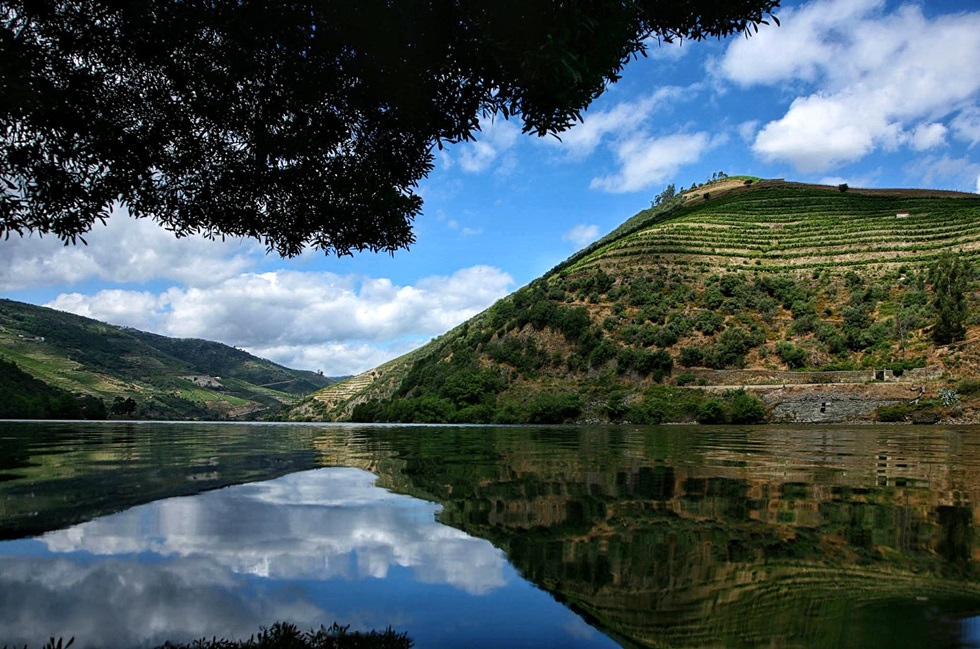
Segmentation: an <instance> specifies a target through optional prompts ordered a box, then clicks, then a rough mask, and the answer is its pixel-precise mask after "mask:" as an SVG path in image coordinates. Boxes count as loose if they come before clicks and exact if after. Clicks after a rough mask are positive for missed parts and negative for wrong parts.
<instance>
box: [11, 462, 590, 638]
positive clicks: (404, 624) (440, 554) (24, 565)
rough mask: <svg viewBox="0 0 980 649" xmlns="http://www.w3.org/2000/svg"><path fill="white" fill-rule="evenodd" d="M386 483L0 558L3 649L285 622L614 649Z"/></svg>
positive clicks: (250, 494) (96, 531) (294, 482)
mask: <svg viewBox="0 0 980 649" xmlns="http://www.w3.org/2000/svg"><path fill="white" fill-rule="evenodd" d="M374 480H375V478H374V476H372V475H371V474H369V473H366V472H364V471H360V470H358V469H349V468H334V469H320V470H316V471H307V472H302V473H296V474H292V475H289V476H285V477H283V478H279V479H277V480H273V481H269V482H262V483H254V484H248V485H241V486H236V487H230V488H226V489H221V490H218V491H212V492H207V493H202V494H199V495H197V496H193V497H187V498H172V499H168V500H163V501H159V502H156V503H151V504H149V505H144V506H140V507H136V508H133V509H130V510H127V511H125V512H122V513H119V514H115V515H112V516H107V517H105V518H101V519H97V520H93V521H90V522H88V523H84V524H81V525H77V526H75V527H71V528H68V529H65V530H60V531H56V532H51V533H48V534H45V535H44V536H42V537H39V538H38V539H37V540H25V541H14V542H9V543H3V544H0V629H3V630H4V631H2V632H0V645H2V644H4V643H12V644H18V643H19V644H21V645H23V644H24V643H27V644H28V645H29V646H38V643H40V642H41V641H43V640H44V639H46V638H48V637H50V636H56V637H57V636H64V637H65V638H67V637H70V636H75V637H76V638H78V642H79V643H80V644H77V645H76V646H79V647H80V649H84V647H86V646H95V645H98V646H105V647H118V646H137V645H143V646H155V645H159V644H161V643H162V642H163V641H165V640H167V639H171V640H184V639H191V638H198V637H204V636H207V637H210V636H212V635H218V636H223V637H243V636H245V637H247V636H248V635H250V634H251V633H253V632H255V631H256V630H257V629H258V627H259V626H260V625H266V626H267V625H269V624H271V623H272V622H274V621H276V620H289V621H292V622H295V623H297V624H298V625H300V626H301V627H305V628H311V627H314V626H316V627H318V626H319V625H320V624H327V625H329V624H330V623H332V622H333V621H335V620H337V621H340V622H342V623H345V624H346V623H352V624H353V625H354V627H355V628H383V627H385V626H387V625H389V624H391V625H395V626H399V627H400V628H401V630H407V631H409V633H410V635H412V637H413V638H415V639H416V643H417V646H424V645H438V644H440V643H444V644H448V645H451V644H459V643H461V642H462V643H464V644H469V642H468V641H464V636H459V635H457V636H454V635H453V633H464V634H474V632H476V633H477V634H478V636H477V637H480V636H482V637H483V639H484V640H487V639H488V638H487V637H486V636H485V634H486V633H488V632H489V631H487V630H491V629H498V630H499V628H500V627H501V626H503V621H504V620H506V621H507V624H511V625H514V628H516V629H519V628H521V627H522V626H524V627H525V630H526V629H527V628H529V627H535V631H534V632H533V633H531V635H532V636H534V635H536V634H539V633H547V634H551V635H550V636H549V637H551V636H554V635H555V634H558V635H560V636H561V637H562V641H563V643H564V641H567V643H568V644H575V643H576V642H578V643H583V645H592V644H595V643H597V642H600V641H601V642H608V641H607V640H606V639H605V638H603V637H601V636H600V635H599V634H597V633H596V632H595V631H594V630H593V629H591V628H590V627H588V626H587V625H586V624H585V623H584V622H582V621H581V620H580V619H578V618H577V617H576V616H575V615H574V614H572V613H571V612H569V611H567V610H566V609H564V608H563V607H561V606H560V605H558V604H556V603H555V602H554V601H553V600H551V598H550V597H549V596H548V595H547V594H545V593H542V592H541V591H538V590H537V589H535V588H534V587H532V586H530V585H529V584H527V583H526V582H524V581H523V580H521V579H520V578H519V577H518V576H517V575H516V574H515V572H514V570H513V568H512V567H511V566H510V565H509V564H508V563H507V561H506V558H505V556H504V554H503V553H502V552H501V551H500V550H498V549H496V548H494V547H493V546H492V545H491V544H490V543H488V542H487V541H484V540H482V539H476V538H473V537H470V536H467V535H466V534H464V533H463V532H461V531H459V530H456V529H454V528H450V527H447V526H444V525H441V524H439V523H438V522H436V520H435V514H436V513H437V512H438V511H439V505H436V504H433V503H429V502H425V501H421V500H417V499H415V498H411V497H408V496H402V495H398V494H393V493H391V492H388V491H385V490H383V489H380V488H378V487H375V486H374V484H373V483H374ZM453 593H455V594H453ZM543 610H548V611H550V612H549V613H547V614H545V613H543ZM495 617H496V618H498V619H494V618H495ZM551 619H553V622H547V620H551ZM545 627H548V628H547V629H545ZM453 629H455V630H456V631H453ZM427 634H428V637H427ZM468 639H472V638H468ZM526 639H531V638H526ZM553 639H554V638H553Z"/></svg>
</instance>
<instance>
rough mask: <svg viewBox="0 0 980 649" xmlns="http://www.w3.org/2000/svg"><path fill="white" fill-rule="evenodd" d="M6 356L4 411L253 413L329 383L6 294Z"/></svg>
mask: <svg viewBox="0 0 980 649" xmlns="http://www.w3.org/2000/svg"><path fill="white" fill-rule="evenodd" d="M0 361H3V362H2V364H0V381H4V380H6V381H7V382H8V383H9V384H10V387H9V389H8V390H6V391H5V392H4V394H3V396H0V416H4V417H24V418H37V417H49V418H64V417H69V418H96V419H101V418H105V417H106V416H107V415H111V416H118V417H125V418H140V419H225V418H253V419H254V418H256V417H259V416H262V415H265V414H268V413H270V412H275V411H277V410H279V409H280V408H282V407H283V406H284V405H286V404H289V403H293V402H294V401H296V400H297V398H298V397H299V396H300V395H303V394H306V393H308V392H311V391H313V390H316V389H317V388H321V387H323V386H325V385H327V384H329V383H330V382H331V381H330V379H328V378H326V377H324V376H321V375H319V374H316V373H314V372H306V371H300V370H291V369H288V368H285V367H282V366H281V365H276V364H275V363H272V362H270V361H267V360H265V359H261V358H257V357H255V356H252V355H251V354H248V353H246V352H243V351H241V350H238V349H235V348H233V347H229V346H228V345H222V344H220V343H215V342H209V341H206V340H191V339H175V338H166V337H164V336H158V335H156V334H150V333H146V332H143V331H137V330H135V329H129V328H125V327H116V326H113V325H109V324H105V323H103V322H98V321H96V320H91V319H89V318H83V317H80V316H76V315H73V314H70V313H64V312H61V311H56V310H54V309H48V308H44V307H38V306H33V305H29V304H22V303H19V302H13V301H10V300H0ZM25 376H26V377H27V378H26V379H25ZM28 379H29V380H28ZM76 401H77V402H79V403H78V404H77V405H72V404H74V403H75V402H76ZM97 401H101V403H102V407H101V410H100V409H99V408H97V407H95V406H94V405H93V404H94V403H95V402H97ZM86 404H87V406H86V407H82V406H85V405H86ZM86 408H87V409H86Z"/></svg>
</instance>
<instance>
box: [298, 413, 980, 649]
mask: <svg viewBox="0 0 980 649" xmlns="http://www.w3.org/2000/svg"><path fill="white" fill-rule="evenodd" d="M482 432H483V435H481V436H480V437H479V438H473V439H467V440H457V439H455V437H456V436H457V435H459V434H460V433H459V432H458V431H443V432H438V431H437V432H429V431H422V430H414V431H410V432H409V431H398V430H392V431H388V432H385V433H379V434H378V435H376V436H375V437H374V438H365V439H362V440H360V442H359V443H357V444H353V445H348V446H347V447H346V448H347V455H346V456H345V457H343V458H342V460H341V461H342V462H344V463H347V464H355V465H356V464H357V463H359V462H368V463H371V464H372V465H373V466H376V467H377V468H378V470H379V473H380V474H381V479H382V481H384V483H385V484H388V485H389V486H391V487H392V488H395V489H399V490H403V491H405V492H407V493H414V494H417V495H420V496H422V497H425V498H429V499H433V500H436V501H438V502H440V503H442V504H443V506H444V510H443V512H442V513H441V514H440V519H441V520H442V521H444V522H447V523H448V524H450V525H452V526H454V527H458V528H459V529H463V530H465V531H467V532H468V533H471V534H473V535H475V536H479V537H482V538H487V539H491V540H492V541H493V542H494V544H495V545H497V546H498V547H501V548H503V549H504V550H505V551H506V553H507V556H508V558H509V559H510V561H512V562H513V563H514V564H515V565H516V566H517V567H518V568H519V570H520V571H521V573H522V574H523V575H524V576H525V577H526V578H528V579H530V580H532V581H533V582H535V583H537V584H540V585H541V586H543V587H545V588H547V589H548V590H550V591H552V592H554V593H556V594H558V595H559V596H560V597H562V598H563V599H565V600H566V601H568V602H569V603H570V604H572V605H573V606H574V607H575V608H576V609H577V610H579V611H581V612H583V613H584V614H586V615H587V616H590V617H591V618H592V619H594V620H597V621H598V623H599V624H601V625H602V626H603V627H604V628H605V629H607V630H609V631H611V632H612V633H614V634H615V635H616V637H618V638H627V639H629V641H631V642H636V643H639V644H642V645H648V646H678V647H689V646H690V647H694V646H808V647H817V646H833V647H852V646H853V647H869V646H880V647H896V646H949V647H954V646H956V647H960V646H974V643H973V641H972V640H971V637H970V635H969V633H968V632H967V629H968V628H969V625H964V624H963V623H961V622H960V620H961V619H963V618H965V617H968V616H970V615H975V614H976V612H977V611H980V583H978V576H980V572H978V570H977V562H976V558H977V557H980V551H978V550H980V544H978V538H977V534H976V533H975V531H974V529H975V521H976V519H977V510H976V506H975V503H977V502H978V500H977V499H978V497H980V481H978V476H980V436H977V434H976V433H977V432H978V431H977V430H976V429H965V430H956V429H914V428H901V429H896V428H887V429H882V428H857V429H854V428H851V429H847V428H839V429H818V428H803V429H779V428H754V429H707V430H706V429H703V428H702V429H685V428H670V429H659V430H655V429H637V430H630V429H625V428H621V429H564V430H562V429H550V430H549V431H547V432H546V433H539V431H535V430H520V431H514V430H485V431H482ZM439 436H442V437H443V438H450V439H452V440H453V441H452V442H451V443H448V444H444V443H440V439H439ZM442 441H443V442H445V441H446V440H445V439H443V440H442ZM317 444H318V445H320V446H321V447H324V448H326V447H333V448H336V440H334V439H332V438H330V437H329V436H325V437H323V438H320V439H319V440H318V441H317ZM447 447H452V448H459V449H460V450H447ZM435 449H439V450H438V451H437V450H435ZM474 458H481V459H477V460H474ZM491 458H492V459H491Z"/></svg>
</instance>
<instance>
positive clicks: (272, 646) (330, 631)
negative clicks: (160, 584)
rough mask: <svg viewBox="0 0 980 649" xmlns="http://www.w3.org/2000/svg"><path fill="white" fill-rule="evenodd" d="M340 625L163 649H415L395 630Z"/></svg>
mask: <svg viewBox="0 0 980 649" xmlns="http://www.w3.org/2000/svg"><path fill="white" fill-rule="evenodd" d="M349 628H350V626H349V625H347V626H340V625H339V624H337V623H336V622H334V623H333V625H331V626H330V628H327V627H323V626H321V627H320V628H319V629H317V630H311V631H308V632H306V633H303V632H302V631H300V630H299V628H297V627H296V625H294V624H290V623H288V622H276V623H275V624H273V625H272V627H271V628H268V629H265V628H263V629H262V630H261V631H259V634H258V636H252V637H250V638H249V639H248V640H224V639H218V638H212V639H211V640H206V639H201V640H195V641H193V642H191V643H189V644H173V643H170V642H167V643H166V644H164V645H163V647H162V648H161V649H253V648H254V649H342V648H347V647H363V648H366V649H408V648H409V647H411V646H413V644H414V643H413V642H412V640H411V639H410V638H409V637H408V634H406V633H398V632H396V631H394V630H393V629H392V628H391V627H388V628H387V629H385V630H384V631H366V632H364V631H354V632H348V629H349Z"/></svg>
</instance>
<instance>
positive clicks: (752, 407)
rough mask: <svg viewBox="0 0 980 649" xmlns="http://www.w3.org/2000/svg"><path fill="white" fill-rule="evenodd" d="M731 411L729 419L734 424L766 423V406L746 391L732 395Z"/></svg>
mask: <svg viewBox="0 0 980 649" xmlns="http://www.w3.org/2000/svg"><path fill="white" fill-rule="evenodd" d="M729 409H730V415H729V419H730V420H731V422H732V423H733V424H764V423H766V406H765V404H764V403H762V401H761V400H760V399H758V398H756V397H754V396H752V395H751V394H749V393H748V392H745V391H744V390H739V391H738V392H736V393H735V394H733V395H731V397H730V403H729Z"/></svg>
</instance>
